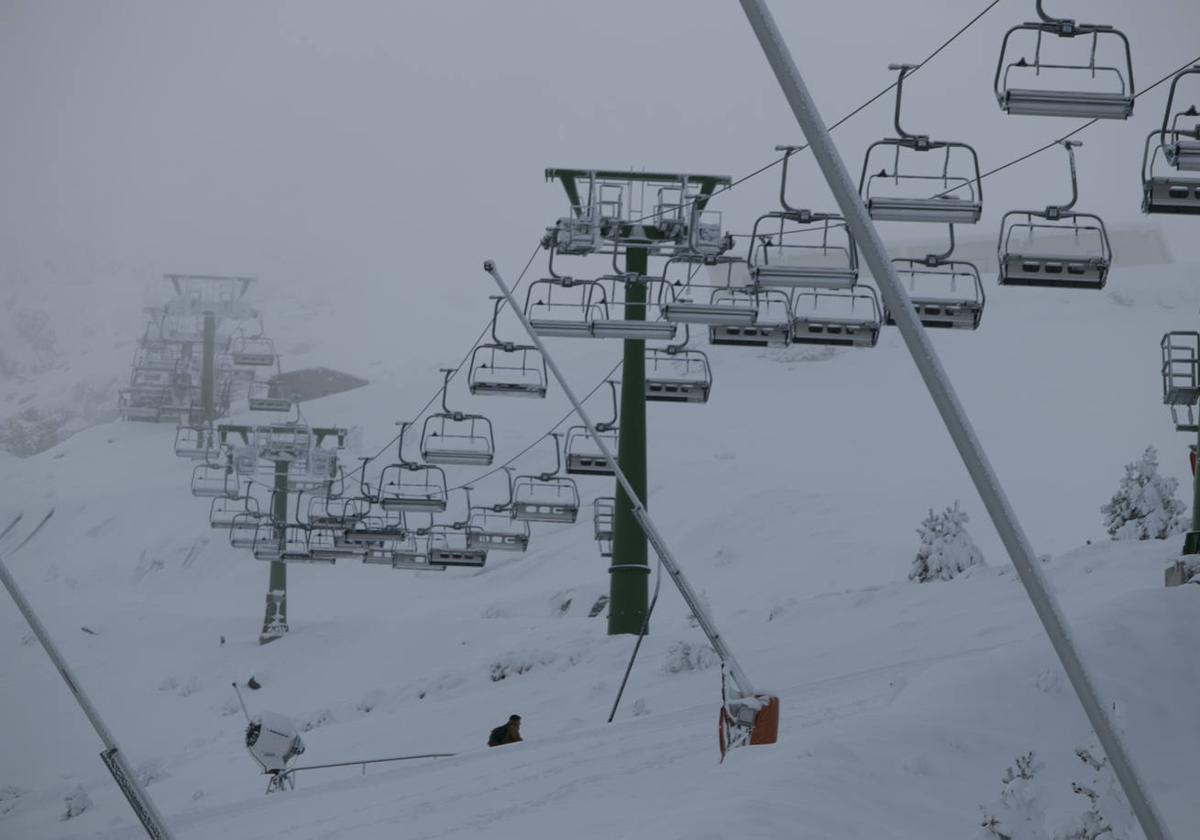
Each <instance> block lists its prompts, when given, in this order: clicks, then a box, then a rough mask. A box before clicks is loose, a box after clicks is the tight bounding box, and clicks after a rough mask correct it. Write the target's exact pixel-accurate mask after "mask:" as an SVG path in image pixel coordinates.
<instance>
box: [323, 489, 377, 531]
mask: <svg viewBox="0 0 1200 840" xmlns="http://www.w3.org/2000/svg"><path fill="white" fill-rule="evenodd" d="M370 512H371V503H370V502H369V501H367V500H366V499H363V498H360V497H358V496H352V497H350V498H348V499H340V498H337V497H335V496H333V495H323V496H313V497H312V498H310V499H309V500H308V524H309V525H312V526H313V527H314V528H341V529H346V528H350V527H352V526H353V525H355V524H356V523H358V522H361V521H363V520H364V519H366V517H367V516H368V515H369V514H370Z"/></svg>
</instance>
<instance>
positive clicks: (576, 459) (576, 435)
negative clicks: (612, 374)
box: [563, 379, 617, 475]
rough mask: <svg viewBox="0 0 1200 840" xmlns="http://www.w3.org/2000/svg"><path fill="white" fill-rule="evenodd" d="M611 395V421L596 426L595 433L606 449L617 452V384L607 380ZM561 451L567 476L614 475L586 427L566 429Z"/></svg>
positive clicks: (579, 426)
mask: <svg viewBox="0 0 1200 840" xmlns="http://www.w3.org/2000/svg"><path fill="white" fill-rule="evenodd" d="M608 387H609V390H610V391H611V393H612V419H611V420H609V421H608V422H605V423H597V424H596V432H597V433H599V435H600V436H601V437H602V438H603V439H604V442H605V443H606V444H608V448H609V449H610V450H611V451H613V452H616V451H617V383H615V382H613V381H612V380H611V379H610V380H608ZM563 451H564V452H565V453H566V454H565V458H564V461H565V462H566V467H567V474H568V475H616V472H615V471H614V470H613V468H612V465H611V464H609V462H608V459H607V458H605V457H604V452H603V451H602V450H601V449H600V446H599V445H598V444H597V443H596V442H595V441H594V440H593V439H592V436H591V434H590V433H589V432H588V428H587V426H584V425H578V426H572V427H570V428H569V429H567V436H566V438H565V439H564V443H563Z"/></svg>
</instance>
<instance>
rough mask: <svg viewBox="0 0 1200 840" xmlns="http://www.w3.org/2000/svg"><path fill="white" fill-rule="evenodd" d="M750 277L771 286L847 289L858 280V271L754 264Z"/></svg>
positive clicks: (842, 268) (840, 268) (810, 266)
mask: <svg viewBox="0 0 1200 840" xmlns="http://www.w3.org/2000/svg"><path fill="white" fill-rule="evenodd" d="M750 277H751V278H752V279H753V280H754V281H755V282H756V283H758V285H760V286H767V287H771V288H783V289H795V288H821V289H849V288H852V287H853V286H854V284H855V283H857V282H858V271H857V269H853V268H844V267H834V266H818V265H808V266H802V265H784V264H776V265H759V266H754V267H752V268H751V269H750Z"/></svg>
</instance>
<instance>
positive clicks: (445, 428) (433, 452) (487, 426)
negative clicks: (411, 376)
mask: <svg viewBox="0 0 1200 840" xmlns="http://www.w3.org/2000/svg"><path fill="white" fill-rule="evenodd" d="M443 373H445V375H446V378H445V381H444V382H443V383H442V410H441V411H439V412H435V413H434V414H430V415H429V416H428V417H426V418H425V425H424V426H423V427H422V429H421V457H422V458H423V459H424V460H425V462H426V463H429V464H452V465H465V466H477V467H486V466H488V465H489V464H491V463H492V459H493V458H494V457H495V455H496V440H495V437H494V436H493V434H492V421H491V420H489V419H487V418H486V417H484V416H483V415H482V414H467V413H465V412H462V411H451V409H450V407H449V406H448V405H447V403H446V396H447V394H449V392H450V377H451V376H453V375H454V369H453V368H445V369H443Z"/></svg>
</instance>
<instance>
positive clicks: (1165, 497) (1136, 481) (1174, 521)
mask: <svg viewBox="0 0 1200 840" xmlns="http://www.w3.org/2000/svg"><path fill="white" fill-rule="evenodd" d="M1178 487H1179V482H1178V481H1176V480H1175V479H1174V478H1170V477H1163V476H1161V475H1159V474H1158V452H1157V451H1155V449H1154V447H1153V446H1147V447H1146V451H1145V452H1143V453H1142V457H1141V458H1139V459H1138V460H1136V461H1134V462H1133V463H1131V464H1126V465H1125V476H1124V478H1122V479H1121V485H1120V487H1119V488H1118V489H1117V492H1116V493H1114V494H1113V497H1112V500H1111V501H1109V503H1108V504H1106V505H1104V506H1102V507H1101V508H1100V512H1101V513H1102V514H1104V529H1105V530H1106V531H1108V534H1109V536H1111V537H1112V538H1113V539H1114V540H1165V539H1166V538H1167V537H1169V536H1171V535H1172V534H1178V533H1180V532H1181V531H1183V530H1184V528H1185V523H1184V518H1183V514H1184V511H1186V510H1187V507H1186V506H1185V505H1184V503H1183V502H1181V501H1180V500H1179V499H1177V498H1175V490H1176V489H1177V488H1178Z"/></svg>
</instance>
